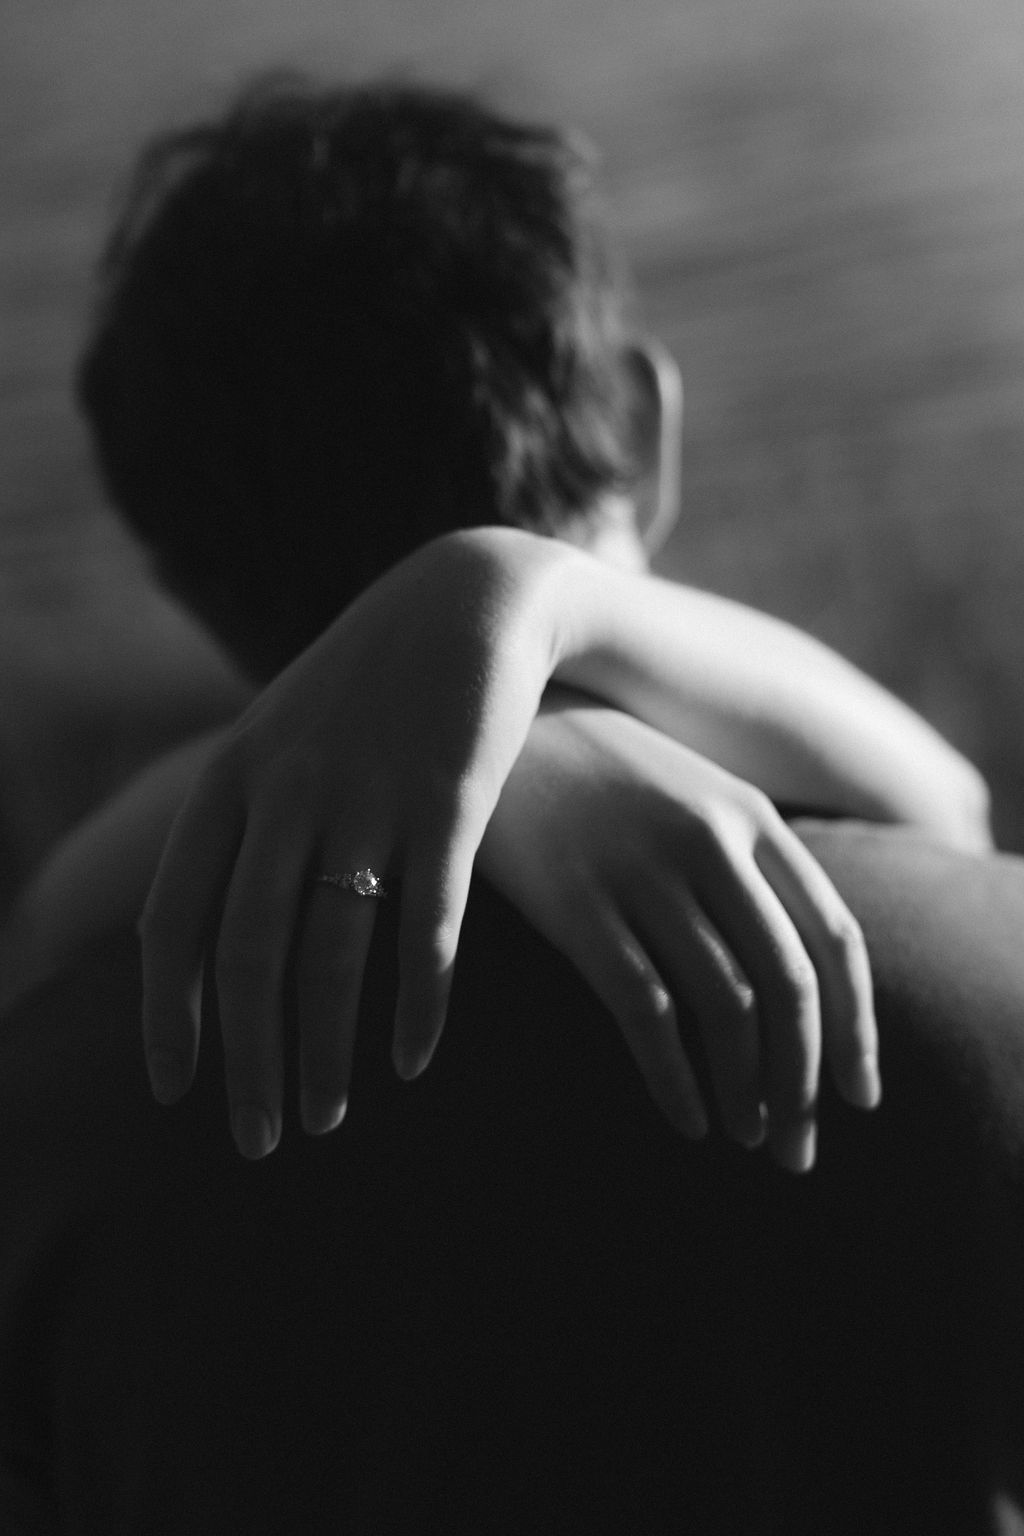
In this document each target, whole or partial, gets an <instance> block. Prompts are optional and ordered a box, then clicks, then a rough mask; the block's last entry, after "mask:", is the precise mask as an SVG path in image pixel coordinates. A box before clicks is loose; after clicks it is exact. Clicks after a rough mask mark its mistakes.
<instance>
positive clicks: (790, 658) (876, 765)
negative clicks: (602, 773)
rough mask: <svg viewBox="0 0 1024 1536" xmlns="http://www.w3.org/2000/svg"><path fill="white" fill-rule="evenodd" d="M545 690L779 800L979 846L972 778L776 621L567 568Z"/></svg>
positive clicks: (923, 733) (933, 739) (671, 589)
mask: <svg viewBox="0 0 1024 1536" xmlns="http://www.w3.org/2000/svg"><path fill="white" fill-rule="evenodd" d="M558 600H559V603H560V612H559V620H558V638H557V646H556V650H557V661H556V665H555V673H554V676H555V678H556V679H557V680H558V681H559V682H562V683H565V684H569V685H571V686H574V687H577V688H581V689H584V690H586V691H587V692H589V693H591V694H593V695H595V696H596V697H599V698H601V699H603V700H605V701H606V702H608V703H610V704H614V705H615V706H616V707H618V708H620V709H622V710H624V711H627V712H628V713H630V714H633V715H634V716H636V717H637V718H639V719H642V720H645V721H646V722H647V723H648V724H650V725H653V726H655V727H656V728H657V729H659V730H661V731H663V732H664V733H665V734H666V735H669V736H672V737H674V738H675V739H676V740H677V741H680V742H683V743H685V744H686V745H687V746H690V747H692V748H694V749H695V750H697V751H699V752H701V753H703V754H704V755H705V756H707V757H709V758H711V759H712V760H713V761H715V762H717V763H719V764H720V765H721V766H722V767H725V768H727V769H729V770H730V771H731V772H733V773H735V774H737V775H739V776H740V777H742V778H745V779H748V780H749V781H750V782H752V783H754V784H756V785H757V786H758V787H759V788H760V789H762V790H763V791H764V792H765V793H766V794H768V795H770V796H771V797H772V798H773V799H775V800H777V801H783V802H790V803H797V804H801V805H806V806H812V807H815V808H817V809H819V810H822V811H829V812H833V813H839V814H844V815H850V816H858V817H863V818H865V819H868V820H874V821H883V822H899V823H903V824H907V825H911V826H915V827H920V828H921V829H922V830H926V831H928V832H929V833H930V834H932V835H934V836H937V837H939V838H941V839H942V840H943V841H945V842H948V843H951V844H954V845H956V846H960V847H966V848H981V847H985V846H988V845H989V844H990V836H989V832H988V814H987V813H988V799H987V793H986V790H985V786H984V783H983V781H982V779H981V777H980V775H979V774H978V773H977V771H976V770H975V769H974V768H973V767H972V766H971V764H969V763H968V762H967V761H966V760H965V759H964V758H963V757H962V756H961V755H960V754H959V753H958V752H957V751H955V749H954V748H952V747H951V746H950V745H949V744H948V743H947V742H946V741H944V740H943V739H942V737H941V736H939V735H938V733H937V732H935V731H934V730H933V729H932V728H931V727H930V726H929V725H927V724H926V722H925V721H923V720H922V719H920V717H919V716H917V715H916V714H914V712H913V711H912V710H910V709H908V708H907V706H906V705H904V704H902V703H900V701H899V700H897V699H896V698H894V697H893V696H892V695H891V694H889V693H887V692H886V691H885V690H884V689H883V688H881V687H879V686H878V685H877V684H876V683H874V682H872V681H871V680H870V679H869V678H867V677H865V676H864V675H863V674H862V673H861V672H859V671H858V670H857V669H856V668H855V667H853V666H851V665H850V664H849V663H848V662H846V661H844V660H843V659H842V658H841V657H839V656H837V655H836V654H835V653H834V652H832V651H830V650H829V649H828V648H827V647H825V646H823V645H821V644H820V643H819V642H818V641H816V640H814V639H812V638H811V637H810V636H808V635H805V634H803V633H801V632H800V631H798V630H796V629H794V628H793V627H792V626H791V625H788V624H786V623H784V622H782V621H780V620H777V619H774V618H771V617H769V616H768V615H765V614H761V613H758V612H756V611H754V610H752V609H749V608H746V607H744V606H743V605H741V604H738V603H735V602H731V601H730V600H728V599H725V598H720V597H716V596H713V595H711V594H709V593H704V592H699V591H696V590H694V589H693V588H688V587H682V586H678V585H676V584H674V583H670V582H666V581H662V580H659V579H657V578H654V577H650V576H636V575H632V574H626V573H622V572H619V571H614V570H610V569H605V568H603V567H601V566H599V565H598V564H597V563H596V562H594V561H591V560H587V559H586V558H585V557H583V558H579V559H576V560H573V561H572V562H571V564H570V565H569V566H568V567H567V569H566V571H565V572H564V574H563V577H562V579H561V581H560V582H559V587H558Z"/></svg>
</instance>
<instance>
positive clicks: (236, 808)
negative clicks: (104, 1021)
mask: <svg viewBox="0 0 1024 1536" xmlns="http://www.w3.org/2000/svg"><path fill="white" fill-rule="evenodd" d="M244 824H245V813H244V808H243V805H242V800H241V796H240V795H239V793H238V790H237V783H236V780H235V778H234V776H233V774H231V773H230V772H228V771H226V770H224V769H222V768H214V769H211V770H209V771H208V772H207V773H205V774H204V775H202V777H201V778H200V780H199V781H198V783H197V784H196V787H195V789H194V790H193V792H192V794H191V795H190V796H189V798H188V800H187V801H186V802H185V805H184V806H183V807H182V810H181V811H180V812H179V814H178V816H177V818H176V820H175V822H174V824H173V826H172V828H171V831H170V833H169V835H168V839H167V844H166V846H165V849H164V853H163V856H162V858H161V860H160V865H159V868H158V870H157V873H156V877H155V879H154V881H153V886H152V889H151V890H150V893H149V898H148V900H147V902H146V906H145V909H144V911H143V914H142V917H141V919H140V921H139V937H140V939H141V947H142V984H143V1004H142V1037H143V1045H144V1048H145V1053H146V1064H147V1068H148V1071H149V1080H150V1085H151V1087H152V1090H153V1094H154V1097H155V1098H157V1099H158V1100H159V1101H160V1102H161V1103H162V1104H173V1103H174V1102H175V1101H176V1100H177V1099H179V1098H181V1096H182V1094H184V1093H186V1092H187V1091H188V1088H189V1086H190V1085H191V1082H192V1079H193V1077H194V1075H195V1065H196V1056H197V1054H198V1050H199V1029H200V1017H199V1008H200V995H201V990H202V972H203V956H204V953H205V950H206V947H207V945H208V944H209V942H210V939H211V937H212V935H213V932H214V930H215V928H216V922H217V917H218V914H219V911H220V904H221V899H222V897H223V893H224V890H225V887H226V885H227V883H228V878H229V875H230V872H231V869H232V866H233V864H234V860H235V854H236V851H237V848H238V845H239V842H240V841H241V837H242V831H243V827H244Z"/></svg>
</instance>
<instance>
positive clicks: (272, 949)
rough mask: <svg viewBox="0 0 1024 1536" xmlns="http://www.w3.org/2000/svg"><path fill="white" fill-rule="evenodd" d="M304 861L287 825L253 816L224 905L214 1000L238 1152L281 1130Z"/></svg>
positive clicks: (262, 1145)
mask: <svg viewBox="0 0 1024 1536" xmlns="http://www.w3.org/2000/svg"><path fill="white" fill-rule="evenodd" d="M289 834H291V835H289ZM308 867H309V860H308V853H307V850H306V847H305V845H304V843H303V841H302V840H301V839H298V838H296V837H295V836H294V833H293V831H292V829H290V828H284V827H282V826H281V825H280V824H279V823H277V822H275V821H273V820H271V821H267V822H265V823H263V822H260V821H258V820H256V819H253V820H251V821H250V823H249V825H248V827H247V828H246V833H245V837H244V838H243V840H242V845H241V847H240V849H239V851H238V858H237V860H236V863H235V869H234V873H233V875H232V878H231V884H230V886H229V888H228V893H227V899H226V901H225V903H224V916H223V919H222V921H221V927H220V933H219V934H218V937H217V950H216V979H217V1001H218V1008H219V1012H220V1025H221V1036H222V1039H223V1043H224V1074H225V1079H226V1084H227V1093H228V1105H229V1108H230V1114H231V1128H232V1132H233V1134H234V1138H235V1142H236V1145H237V1146H238V1150H239V1151H240V1152H241V1153H242V1155H243V1157H249V1158H259V1157H265V1156H266V1154H267V1153H268V1152H272V1151H273V1149H274V1147H275V1146H276V1145H277V1142H278V1140H279V1138H280V1135H281V1094H282V1080H283V1048H282V1042H283V1032H284V1017H283V1004H284V976H285V969H286V966H287V961H288V955H289V951H290V949H291V945H292V942H293V939H294V936H295V932H296V926H297V923H298V920H299V915H300V912H301V905H302V896H303V885H304V881H305V877H306V873H307V870H308Z"/></svg>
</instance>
